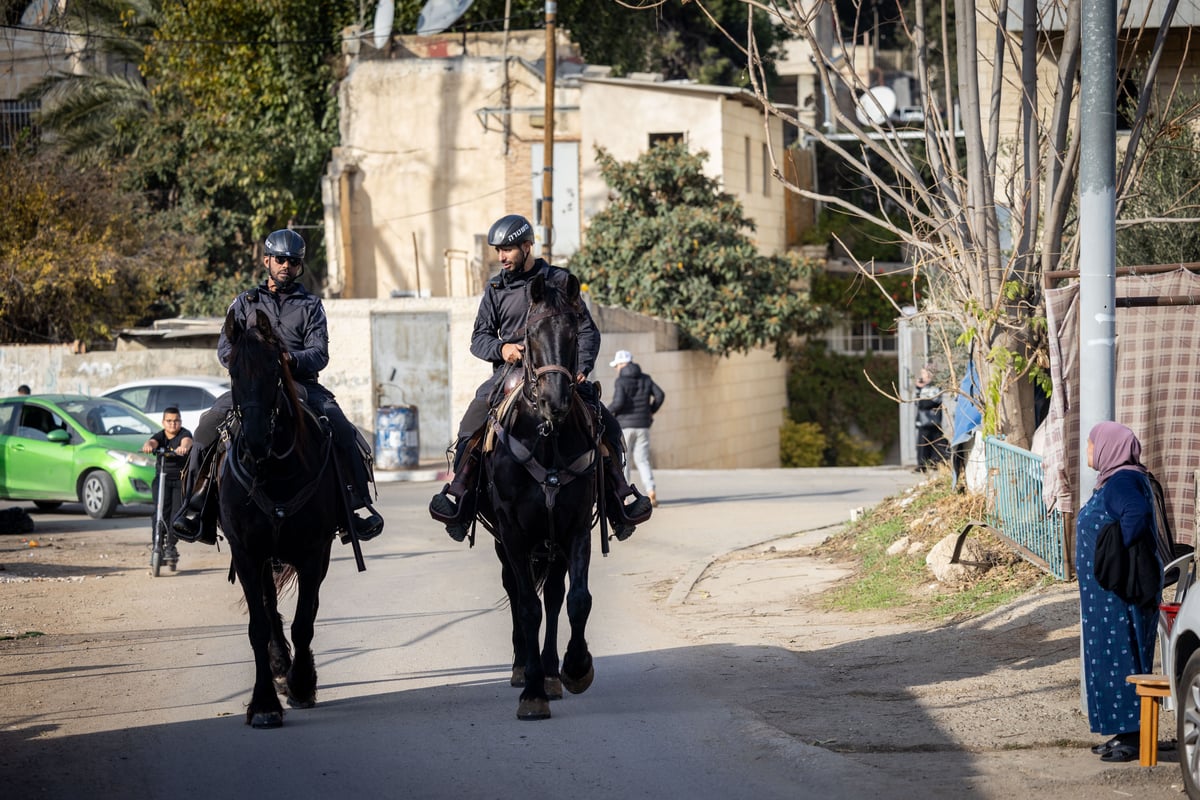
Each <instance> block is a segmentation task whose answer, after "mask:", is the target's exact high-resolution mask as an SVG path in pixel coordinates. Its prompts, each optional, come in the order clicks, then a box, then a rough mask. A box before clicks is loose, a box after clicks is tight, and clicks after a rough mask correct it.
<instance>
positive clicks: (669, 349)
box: [0, 297, 787, 469]
mask: <svg viewBox="0 0 1200 800" xmlns="http://www.w3.org/2000/svg"><path fill="white" fill-rule="evenodd" d="M325 307H326V310H327V312H328V316H329V348H330V368H329V369H326V370H325V371H324V372H322V373H321V382H322V383H323V384H324V385H325V386H326V387H328V388H329V389H330V390H331V391H332V392H334V394H336V395H337V398H338V402H339V404H340V405H341V407H342V409H343V410H344V411H345V412H346V416H347V417H349V418H350V420H351V421H352V422H354V424H356V425H358V426H359V427H360V428H361V429H363V431H364V433H366V435H367V438H368V441H373V440H374V425H375V410H376V393H375V387H376V384H377V383H378V382H379V381H380V380H382V379H381V378H379V377H378V376H375V375H374V374H373V368H372V363H371V360H372V351H373V347H372V341H371V336H372V328H371V314H372V313H373V312H389V313H397V312H400V313H403V312H405V311H411V312H430V311H445V312H447V313H448V314H449V318H450V332H449V342H450V347H451V352H450V354H449V358H450V397H451V406H452V408H451V411H450V415H449V416H450V418H451V419H452V420H453V421H454V425H455V426H457V422H458V420H459V419H461V418H462V415H463V414H464V413H465V412H466V408H467V404H468V403H469V402H470V401H471V398H472V397H474V395H475V390H476V388H477V387H478V386H479V384H480V383H482V382H483V381H484V380H485V379H486V378H487V376H488V374H489V373H490V370H491V367H490V366H489V365H488V364H487V363H485V362H483V361H480V360H479V359H477V358H475V357H474V356H472V355H471V353H470V349H469V348H470V339H471V329H472V327H473V325H474V322H475V313H476V311H477V310H478V307H479V298H478V297H464V298H432V299H426V300H417V299H407V298H406V299H381V300H329V301H326V304H325ZM596 317H597V324H598V325H600V328H601V331H602V332H603V343H602V350H601V354H600V358H599V359H598V360H599V362H600V363H599V365H598V367H597V369H596V371H595V372H594V373H593V374H592V376H591V378H592V379H593V380H599V381H600V382H601V384H602V386H603V396H604V397H605V398H611V397H612V384H613V378H614V370H613V369H612V368H611V367H609V366H608V362H609V361H611V360H612V354H613V353H614V352H615V351H617V350H619V349H627V350H631V351H632V352H633V353H634V357H635V358H636V359H637V361H638V363H639V364H641V365H642V367H643V369H645V370H646V371H647V372H649V373H651V374H652V375H653V376H654V380H655V381H657V382H658V384H659V385H660V386H662V388H663V390H664V391H665V392H666V393H667V401H666V404H665V405H664V407H663V413H662V414H661V415H660V416H659V417H658V418H657V419H656V421H655V424H654V429H653V444H654V451H653V453H654V456H653V457H654V459H655V460H654V463H655V466H657V467H660V468H663V469H682V468H697V469H699V468H703V469H716V468H724V469H732V468H740V467H778V466H779V427H780V425H781V424H782V420H783V412H784V409H785V408H786V407H787V396H786V394H787V389H786V366H785V365H784V364H782V363H780V362H777V361H775V360H774V359H773V358H772V357H771V356H770V354H769V353H767V352H765V351H758V352H754V353H751V354H749V355H735V356H731V357H729V358H716V357H714V356H709V355H705V354H703V353H698V352H695V351H686V350H683V351H681V350H678V349H676V346H675V342H676V341H677V335H676V334H675V332H674V330H673V328H672V327H671V326H669V325H666V324H665V323H662V322H658V321H655V320H651V319H648V318H645V317H639V316H638V315H635V314H631V313H629V312H625V311H621V310H618V309H596ZM610 319H611V320H612V323H611V325H607V324H606V322H607V321H608V320H610ZM610 330H615V331H616V332H609V331H610ZM189 374H192V375H213V376H220V377H224V375H225V371H224V369H222V367H221V366H220V364H219V362H218V361H217V357H216V353H215V351H214V350H213V349H210V348H204V349H188V348H173V349H162V350H125V351H119V352H118V351H103V352H95V353H82V354H77V353H72V352H70V349H69V348H67V347H65V346H42V345H28V346H23V345H4V346H0V394H3V395H7V394H14V393H15V392H16V388H17V386H18V385H19V384H21V383H27V384H29V385H30V387H31V388H32V389H33V391H34V392H36V393H44V392H64V393H75V392H78V393H82V394H99V393H101V392H104V391H105V390H107V389H109V388H111V387H113V386H115V385H117V384H118V383H122V382H124V381H129V380H134V379H137V378H143V377H150V376H154V375H163V376H166V375H189ZM422 436H424V434H422Z"/></svg>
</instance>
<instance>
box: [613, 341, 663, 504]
mask: <svg viewBox="0 0 1200 800" xmlns="http://www.w3.org/2000/svg"><path fill="white" fill-rule="evenodd" d="M609 366H610V367H616V369H617V381H616V385H615V387H614V389H613V399H612V402H611V403H609V404H608V410H609V411H611V412H612V415H613V416H614V417H616V418H617V422H619V423H621V430H622V431H623V432H624V433H625V452H627V453H628V454H629V458H630V460H631V461H633V463H634V464H636V465H637V468H638V474H639V475H641V476H642V488H643V489H645V490H646V496H647V497H649V498H650V504H651V505H652V506H654V507H655V508H657V507H658V494H657V493H655V491H654V470H653V469H652V468H651V467H650V426H651V425H652V424H654V415H655V414H656V413H657V412H658V409H660V408H662V404H663V400H664V399H665V398H666V395H665V394H664V393H663V390H662V389H660V388H659V386H658V384H657V383H655V382H654V380H653V379H652V378H651V377H650V376H649V375H648V374H647V373H645V372H642V368H641V367H640V366H638V365H637V364H635V363H634V361H633V354H632V353H630V352H629V351H628V350H618V351H617V355H616V357H615V358H614V359H613V360H612V361H611V362H610V363H609ZM625 480H626V482H628V481H629V461H626V462H625Z"/></svg>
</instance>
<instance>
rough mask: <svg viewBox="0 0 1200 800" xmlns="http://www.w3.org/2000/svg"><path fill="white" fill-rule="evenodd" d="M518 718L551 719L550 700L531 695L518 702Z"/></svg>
mask: <svg viewBox="0 0 1200 800" xmlns="http://www.w3.org/2000/svg"><path fill="white" fill-rule="evenodd" d="M517 719H550V701H549V700H547V699H545V698H544V697H531V698H529V699H528V700H522V701H521V702H520V703H518V704H517Z"/></svg>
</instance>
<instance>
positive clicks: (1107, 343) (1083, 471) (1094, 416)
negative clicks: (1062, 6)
mask: <svg viewBox="0 0 1200 800" xmlns="http://www.w3.org/2000/svg"><path fill="white" fill-rule="evenodd" d="M1080 10H1081V12H1082V18H1081V25H1080V27H1081V30H1080V38H1081V44H1082V47H1081V50H1082V61H1081V69H1080V81H1079V127H1080V134H1079V146H1080V159H1079V233H1080V236H1079V485H1078V487H1077V494H1076V505H1075V507H1076V508H1080V507H1082V505H1083V504H1084V502H1086V501H1087V499H1088V497H1089V496H1090V495H1091V493H1092V489H1093V488H1094V487H1095V485H1096V473H1095V471H1093V470H1092V469H1090V468H1089V467H1088V463H1087V439H1088V434H1089V433H1091V432H1092V426H1094V425H1095V424H1096V423H1097V422H1103V421H1105V420H1112V419H1115V415H1114V410H1115V406H1116V389H1115V386H1116V330H1117V316H1116V312H1117V302H1116V293H1117V242H1116V216H1117V211H1116V163H1117V155H1116V153H1117V98H1116V94H1117V66H1116V65H1117V3H1116V0H1084V2H1083V5H1082V6H1081V7H1080Z"/></svg>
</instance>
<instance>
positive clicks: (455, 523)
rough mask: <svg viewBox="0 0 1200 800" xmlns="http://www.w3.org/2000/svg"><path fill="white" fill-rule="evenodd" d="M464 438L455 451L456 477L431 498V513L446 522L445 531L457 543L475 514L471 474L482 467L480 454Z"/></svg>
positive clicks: (464, 536)
mask: <svg viewBox="0 0 1200 800" xmlns="http://www.w3.org/2000/svg"><path fill="white" fill-rule="evenodd" d="M470 441H471V440H470V439H463V440H462V441H460V442H459V444H458V449H457V450H456V452H455V454H454V479H453V480H451V481H450V483H447V484H446V485H445V486H443V487H442V491H441V492H439V493H438V494H435V495H434V496H433V499H432V500H430V501H429V515H430V516H431V517H433V518H434V519H436V520H437V521H438V522H444V523H445V524H446V533H448V534H449V535H450V538H451V539H453V540H454V541H456V542H461V541H463V540H464V539H466V538H467V531H468V529H469V528H470V524H471V519H472V518H473V517H474V516H475V492H474V486H473V485H472V484H471V477H472V475H473V474H474V472H475V470H476V468H477V467H478V466H479V454H478V453H477V452H476V450H475V448H473V447H470V446H469V443H470Z"/></svg>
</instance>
